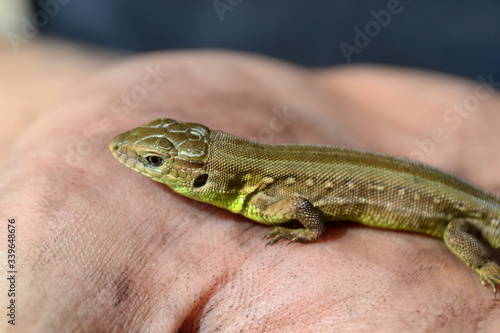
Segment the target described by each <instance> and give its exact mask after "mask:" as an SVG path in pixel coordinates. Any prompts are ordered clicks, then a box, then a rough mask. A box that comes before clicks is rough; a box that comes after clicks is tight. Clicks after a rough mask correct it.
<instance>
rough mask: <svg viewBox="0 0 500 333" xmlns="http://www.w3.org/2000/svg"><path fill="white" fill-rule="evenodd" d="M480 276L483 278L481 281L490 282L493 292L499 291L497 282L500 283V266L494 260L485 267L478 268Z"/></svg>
mask: <svg viewBox="0 0 500 333" xmlns="http://www.w3.org/2000/svg"><path fill="white" fill-rule="evenodd" d="M478 273H479V277H480V278H481V283H482V284H483V285H485V284H486V283H488V284H489V285H490V286H491V288H492V289H493V292H494V293H495V294H496V293H497V287H496V285H497V284H500V266H498V264H497V263H496V262H494V261H490V262H488V263H487V264H486V265H484V266H483V267H481V268H479V270H478Z"/></svg>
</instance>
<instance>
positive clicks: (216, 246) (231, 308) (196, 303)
mask: <svg viewBox="0 0 500 333" xmlns="http://www.w3.org/2000/svg"><path fill="white" fill-rule="evenodd" d="M152 73H153V74H152ZM484 79H485V80H488V77H484ZM497 79H500V78H490V79H489V80H490V81H491V83H492V84H495V80H497ZM478 96H479V97H478ZM477 101H479V104H478V105H477V104H474V103H475V102H477ZM467 103H468V104H467ZM453 110H455V111H453ZM469 110H470V111H469ZM499 110H500V98H499V96H498V95H497V94H496V93H494V92H492V91H490V90H488V89H487V88H485V87H484V86H481V85H480V82H479V81H476V82H473V81H466V80H463V79H460V78H455V77H449V76H445V75H440V74H435V73H425V72H421V71H412V70H407V69H396V68H386V67H370V66H353V67H346V68H334V69H325V70H320V71H312V70H308V69H303V68H298V67H295V66H292V65H289V64H285V63H282V62H279V61H276V60H270V59H266V58H260V57H255V56H250V55H243V54H235V53H225V52H208V51H207V52H190V53H186V52H166V53H157V54H152V55H146V56H142V57H139V58H135V59H132V60H128V61H126V62H122V63H118V64H116V66H114V67H112V68H110V69H108V70H106V71H103V72H101V73H99V74H96V75H94V76H93V77H92V79H90V80H88V81H87V82H85V83H80V84H79V85H75V86H72V87H71V88H70V89H69V90H68V91H67V92H66V93H65V94H64V96H61V99H60V101H59V102H58V104H57V105H55V106H54V107H53V108H52V109H51V110H50V111H49V112H46V113H45V114H44V115H43V116H41V117H40V118H38V119H37V120H36V121H34V122H33V123H32V124H31V125H30V126H29V127H27V128H26V129H25V131H24V132H22V133H21V134H20V135H19V140H18V141H17V142H16V143H12V144H15V146H14V148H13V149H12V150H11V154H10V155H9V156H8V157H6V161H5V163H4V166H3V168H2V169H1V170H0V186H1V191H0V211H1V212H2V214H3V217H2V223H3V226H2V227H1V233H0V237H1V241H0V244H4V245H2V248H1V249H0V251H1V257H2V260H1V263H2V265H4V266H2V267H3V268H2V271H3V272H6V271H7V269H6V266H5V265H6V259H5V258H6V257H7V254H6V249H7V247H6V245H5V244H6V242H5V241H4V240H6V239H7V234H6V229H7V226H6V224H7V219H8V218H15V219H16V225H17V229H16V249H17V253H16V255H17V257H16V258H17V269H18V272H19V273H18V275H17V291H18V294H17V295H16V305H17V318H16V326H15V327H14V326H11V325H8V324H7V320H6V316H5V314H3V315H2V318H3V319H2V320H1V322H0V330H1V331H7V332H198V331H200V332H374V331H383V332H401V331H412V332H425V331H432V332H439V331H444V332H451V331H461V332H498V330H499V329H500V319H499V318H500V300H497V299H496V298H495V295H494V294H493V293H492V292H491V289H490V288H487V287H484V286H482V285H481V283H480V281H479V277H478V276H477V274H476V273H474V272H473V271H472V270H470V269H469V268H467V267H466V266H465V265H464V264H463V263H462V262H461V261H460V260H459V259H457V258H456V257H455V256H454V255H453V254H452V253H451V252H450V251H449V250H448V249H447V248H446V246H445V244H444V243H443V242H442V241H440V240H438V239H434V238H431V237H428V236H425V235H420V234H414V233H409V232H398V231H387V230H378V229H374V228H368V227H364V226H361V225H358V224H354V223H349V222H341V223H338V222H337V223H328V224H327V230H326V232H325V234H324V235H323V236H322V237H321V238H320V239H319V240H318V241H316V242H315V243H312V244H291V245H289V246H287V242H286V241H280V242H279V243H277V244H276V245H274V246H268V247H266V246H265V244H266V240H264V239H263V237H264V236H265V234H266V233H267V232H268V231H270V230H271V228H270V227H269V226H265V225H260V224H258V223H255V222H253V221H250V220H248V219H246V218H244V217H242V216H239V215H235V214H232V213H230V212H227V211H224V210H222V209H219V208H216V207H212V206H210V205H206V204H200V203H196V202H194V201H192V200H190V199H187V198H184V197H182V196H180V195H178V194H176V193H174V192H172V191H171V190H169V189H168V188H167V187H166V186H164V185H162V184H159V183H155V182H153V181H151V180H150V179H148V178H146V177H144V176H141V175H139V174H137V173H135V172H133V171H132V170H130V169H128V168H126V167H124V166H123V165H122V164H120V163H119V162H118V161H116V160H115V159H114V157H113V156H112V154H111V153H110V151H109V149H108V144H109V142H110V141H111V139H112V138H113V137H114V136H115V135H117V134H119V133H122V132H125V131H128V130H130V129H131V128H134V127H137V126H139V125H142V124H143V123H145V122H147V121H150V120H153V119H156V118H161V117H168V118H174V119H178V120H182V121H193V122H198V123H202V124H205V125H207V126H209V127H211V128H215V129H220V130H223V131H226V132H229V133H232V134H235V135H238V136H241V137H245V138H253V139H256V140H259V141H262V142H268V143H269V142H289V143H318V144H339V145H348V146H353V147H358V148H363V149H370V150H376V151H380V152H385V153H394V154H398V155H401V156H406V157H408V156H413V157H415V158H421V159H422V160H424V161H425V162H427V163H430V164H433V165H435V166H438V167H440V168H443V169H445V170H447V171H451V172H453V173H456V174H458V175H459V176H461V177H463V178H466V179H467V180H469V181H471V182H473V183H475V184H477V185H479V186H481V187H483V188H485V189H486V190H488V191H491V192H494V193H497V194H499V193H500V185H499V180H498V179H499V178H500V177H499V170H500V112H499ZM493 252H494V253H497V252H495V251H493ZM3 275H4V276H5V273H4V274H3ZM2 281H3V282H2V284H1V287H2V290H1V294H2V295H3V296H2V297H5V295H6V290H7V289H8V286H7V284H6V282H5V278H2ZM497 298H498V296H497ZM2 299H3V301H2V308H3V309H4V310H3V312H2V313H6V310H5V309H6V307H7V305H8V303H7V302H8V300H7V299H6V298H2Z"/></svg>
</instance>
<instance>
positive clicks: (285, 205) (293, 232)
mask: <svg viewBox="0 0 500 333" xmlns="http://www.w3.org/2000/svg"><path fill="white" fill-rule="evenodd" d="M263 215H264V216H267V217H268V219H269V221H270V222H271V223H273V224H275V223H283V222H287V221H290V220H297V221H299V222H300V224H302V225H303V226H304V228H298V229H290V228H285V227H275V228H274V229H273V230H272V231H271V232H269V233H268V234H267V238H270V241H269V242H268V243H267V245H273V244H275V243H276V242H278V241H279V240H280V239H282V238H286V239H289V240H290V242H291V243H294V242H298V243H310V242H313V241H315V240H316V239H318V237H319V236H321V234H323V232H324V231H325V223H324V221H323V219H322V218H321V213H320V211H319V210H318V209H317V208H316V207H314V206H313V205H312V204H311V203H310V202H309V201H308V200H306V199H304V198H300V197H290V198H286V199H282V200H280V201H277V202H275V203H273V204H271V205H270V206H269V207H267V209H265V210H264V211H263Z"/></svg>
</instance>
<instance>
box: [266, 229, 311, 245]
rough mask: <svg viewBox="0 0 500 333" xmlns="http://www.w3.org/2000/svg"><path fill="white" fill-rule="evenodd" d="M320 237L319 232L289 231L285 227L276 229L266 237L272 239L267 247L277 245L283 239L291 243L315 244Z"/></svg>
mask: <svg viewBox="0 0 500 333" xmlns="http://www.w3.org/2000/svg"><path fill="white" fill-rule="evenodd" d="M319 235H320V233H319V232H316V231H313V230H310V229H307V228H299V229H289V228H284V227H275V228H274V229H273V230H271V231H270V232H269V233H268V234H267V236H266V238H268V239H269V238H270V239H271V240H270V241H269V242H268V243H267V244H266V246H267V245H273V244H276V243H277V242H278V241H279V240H280V239H282V238H286V239H289V240H290V243H310V242H314V241H315V240H316V239H317V238H318V237H319ZM290 243H289V244H290Z"/></svg>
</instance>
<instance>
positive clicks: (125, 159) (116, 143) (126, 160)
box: [109, 136, 161, 178]
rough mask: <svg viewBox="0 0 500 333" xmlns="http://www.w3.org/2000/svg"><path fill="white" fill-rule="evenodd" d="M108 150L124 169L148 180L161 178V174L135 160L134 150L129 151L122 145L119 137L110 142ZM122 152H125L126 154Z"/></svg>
mask: <svg viewBox="0 0 500 333" xmlns="http://www.w3.org/2000/svg"><path fill="white" fill-rule="evenodd" d="M109 150H111V153H112V154H113V156H114V157H115V158H116V159H117V160H118V161H119V162H120V163H122V164H123V165H125V166H126V167H128V168H130V169H132V170H134V171H136V172H139V173H140V174H142V175H144V176H147V177H149V178H154V177H159V176H160V177H161V172H155V171H154V170H151V169H149V168H146V167H145V165H144V164H143V163H142V162H141V161H140V160H139V159H137V154H136V153H135V151H134V149H130V148H129V147H128V146H127V145H126V144H123V141H122V140H121V139H120V137H119V136H118V137H116V138H115V139H113V141H111V143H110V144H109ZM124 150H126V152H125V151H124ZM130 153H132V154H134V156H131V155H130ZM156 173H158V175H156Z"/></svg>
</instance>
